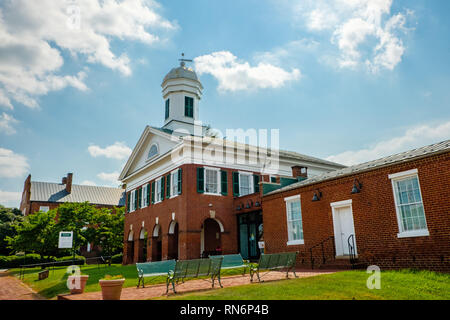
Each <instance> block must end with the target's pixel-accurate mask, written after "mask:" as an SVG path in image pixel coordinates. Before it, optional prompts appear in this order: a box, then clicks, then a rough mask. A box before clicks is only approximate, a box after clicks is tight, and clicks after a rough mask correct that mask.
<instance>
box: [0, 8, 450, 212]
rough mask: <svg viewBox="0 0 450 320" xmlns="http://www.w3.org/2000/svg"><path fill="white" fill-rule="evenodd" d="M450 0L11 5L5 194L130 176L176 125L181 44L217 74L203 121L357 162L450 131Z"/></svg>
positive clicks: (1, 54)
mask: <svg viewBox="0 0 450 320" xmlns="http://www.w3.org/2000/svg"><path fill="white" fill-rule="evenodd" d="M36 6H38V7H39V8H37V7H36ZM37 9H39V10H37ZM449 9H450V3H449V2H448V1H426V0H414V1H410V0H408V1H402V0H378V1H368V0H335V1H320V0H319V1H309V0H303V1H287V0H278V1H275V0H259V1H253V0H247V1H207V0H195V1H167V2H162V1H159V2H154V1H146V0H130V1H115V0H110V1H104V2H103V1H97V0H95V1H93V0H89V1H88V0H71V1H66V2H64V1H56V0H43V1H40V2H38V3H33V2H30V1H25V0H15V1H4V2H2V4H0V10H1V15H0V39H3V40H2V41H1V44H0V203H1V204H4V205H7V206H18V205H19V202H20V195H21V192H22V189H23V182H24V180H25V178H26V176H27V175H28V174H29V173H31V174H32V179H33V180H37V181H54V182H58V181H60V179H61V177H62V176H64V175H65V174H66V173H67V172H73V173H74V183H77V184H81V183H86V184H87V183H91V184H96V185H107V186H117V182H115V180H114V178H115V177H117V174H118V172H120V170H121V168H122V166H123V165H124V163H125V162H126V160H127V155H128V154H129V152H130V149H132V148H133V147H134V146H135V144H136V142H137V140H138V139H139V136H140V135H141V133H142V131H143V129H144V127H145V125H147V124H149V125H154V126H161V125H162V124H163V117H164V114H163V112H164V103H163V99H162V97H161V87H160V84H161V82H162V79H163V77H164V75H165V74H166V73H167V72H168V71H169V70H170V69H171V68H173V67H175V66H177V65H178V60H177V59H178V58H179V57H180V54H181V52H184V53H185V54H186V57H188V58H192V59H194V63H192V64H191V67H193V68H194V69H195V70H196V71H197V73H198V75H199V77H200V80H201V82H202V84H203V86H204V92H203V99H202V101H201V104H200V118H201V120H202V121H203V122H205V123H208V124H211V126H213V127H214V128H217V129H219V130H222V131H223V132H224V131H225V130H226V129H227V128H243V129H249V128H255V129H272V128H274V129H280V146H281V148H283V149H288V150H293V151H297V152H300V153H303V154H308V155H313V156H317V157H321V158H327V159H330V160H334V161H336V162H341V163H344V164H353V163H358V162H363V161H367V160H371V159H375V158H379V157H382V156H385V155H388V154H392V153H396V152H401V151H405V150H408V149H411V148H414V147H418V146H423V145H426V144H430V143H434V142H439V141H442V140H445V139H449V138H450V107H449V102H450V93H449V92H450V91H449V90H448V88H449V87H450V72H449V71H450V63H449V60H448V56H449V53H450V41H449V34H450V33H449V31H450V30H449V28H450V22H449V21H448V19H447V17H446V13H448V12H450V10H449ZM78 10H79V11H78ZM39 12H44V14H41V13H39ZM77 18H80V20H77ZM78 21H79V22H80V23H79V24H78Z"/></svg>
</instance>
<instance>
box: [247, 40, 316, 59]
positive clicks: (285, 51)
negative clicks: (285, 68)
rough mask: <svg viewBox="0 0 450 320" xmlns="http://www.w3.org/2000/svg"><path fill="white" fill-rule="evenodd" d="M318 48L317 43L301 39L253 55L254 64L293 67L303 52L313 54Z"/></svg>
mask: <svg viewBox="0 0 450 320" xmlns="http://www.w3.org/2000/svg"><path fill="white" fill-rule="evenodd" d="M318 47H319V42H317V41H315V40H313V39H307V38H303V39H300V40H294V41H290V42H288V43H286V44H285V45H283V46H279V47H276V48H274V49H272V50H270V51H265V52H257V53H256V54H255V55H254V59H255V61H256V62H265V63H270V64H273V65H276V66H280V65H286V64H290V65H295V64H296V63H298V57H299V56H300V55H301V54H302V53H304V52H308V53H311V52H315V51H316V50H317V49H318Z"/></svg>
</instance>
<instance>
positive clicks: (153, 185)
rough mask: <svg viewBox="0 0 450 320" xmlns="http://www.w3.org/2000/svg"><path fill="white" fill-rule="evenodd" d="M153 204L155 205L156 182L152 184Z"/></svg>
mask: <svg viewBox="0 0 450 320" xmlns="http://www.w3.org/2000/svg"><path fill="white" fill-rule="evenodd" d="M152 203H155V181H153V182H152Z"/></svg>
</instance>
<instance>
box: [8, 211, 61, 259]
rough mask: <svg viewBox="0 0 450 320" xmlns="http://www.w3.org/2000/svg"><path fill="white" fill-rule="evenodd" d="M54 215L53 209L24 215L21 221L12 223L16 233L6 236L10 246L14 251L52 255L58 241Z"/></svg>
mask: <svg viewBox="0 0 450 320" xmlns="http://www.w3.org/2000/svg"><path fill="white" fill-rule="evenodd" d="M55 217H56V213H55V212H54V211H53V210H50V211H48V212H42V211H39V212H36V213H35V214H31V215H28V216H26V217H25V219H24V220H23V221H22V222H21V223H18V224H15V225H14V228H15V231H16V235H15V236H14V237H9V236H7V237H6V241H7V242H8V243H9V246H10V248H11V249H13V250H14V251H15V252H21V251H22V252H32V253H38V254H39V255H40V256H41V257H43V256H44V255H47V256H50V255H52V253H54V252H55V249H56V247H57V241H58V236H57V233H56V227H55V226H56V222H55Z"/></svg>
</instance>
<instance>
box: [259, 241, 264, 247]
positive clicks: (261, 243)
mask: <svg viewBox="0 0 450 320" xmlns="http://www.w3.org/2000/svg"><path fill="white" fill-rule="evenodd" d="M258 247H259V248H260V249H264V241H258Z"/></svg>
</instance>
